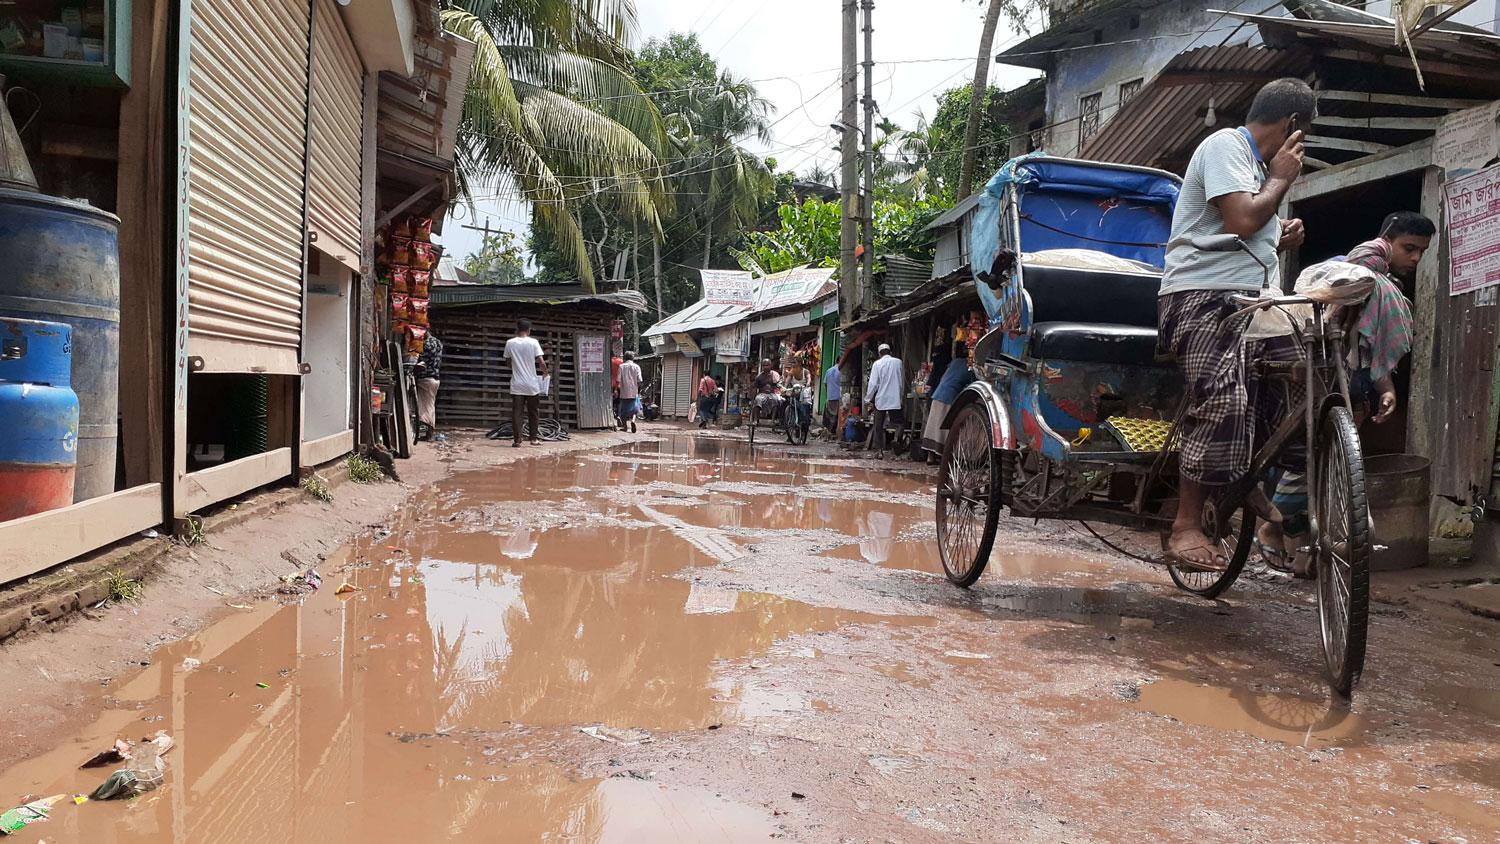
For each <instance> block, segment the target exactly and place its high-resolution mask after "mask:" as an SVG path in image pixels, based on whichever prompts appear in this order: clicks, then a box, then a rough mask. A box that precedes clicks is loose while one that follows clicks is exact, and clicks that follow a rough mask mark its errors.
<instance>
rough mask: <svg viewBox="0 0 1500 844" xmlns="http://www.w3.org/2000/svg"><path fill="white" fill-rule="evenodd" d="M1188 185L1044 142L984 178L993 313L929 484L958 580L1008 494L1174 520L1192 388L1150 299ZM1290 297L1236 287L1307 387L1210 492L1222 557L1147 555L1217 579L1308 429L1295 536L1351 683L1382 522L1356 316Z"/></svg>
mask: <svg viewBox="0 0 1500 844" xmlns="http://www.w3.org/2000/svg"><path fill="white" fill-rule="evenodd" d="M1179 184H1180V182H1179V180H1178V178H1177V177H1176V176H1174V175H1172V174H1170V173H1166V172H1163V171H1160V170H1154V169H1149V168H1144V167H1131V166H1124V165H1115V164H1104V163H1098V162H1086V161H1075V160H1069V159H1062V158H1055V157H1048V156H1045V155H1042V154H1033V155H1030V156H1023V157H1021V158H1018V159H1013V160H1012V161H1010V162H1008V163H1007V164H1006V165H1005V166H1004V167H1003V168H1002V169H1001V170H1000V172H998V173H997V174H996V175H995V177H994V178H993V179H991V180H990V182H989V184H988V185H987V186H986V188H985V192H984V193H983V194H982V195H981V198H980V201H979V204H978V206H977V209H976V212H975V214H974V215H973V218H972V220H973V222H972V231H971V234H970V243H971V251H970V255H971V266H972V267H973V268H974V270H975V272H974V275H975V288H976V291H977V293H978V294H979V297H980V299H981V301H982V302H983V303H984V306H985V311H986V313H987V315H988V319H989V328H988V330H987V331H986V333H985V334H984V335H983V337H982V339H981V340H980V341H979V342H978V343H977V345H976V346H975V348H974V350H973V368H974V371H975V375H976V380H975V381H974V383H972V384H970V385H969V386H968V387H967V388H966V389H965V390H964V391H963V392H962V393H961V394H960V395H959V397H958V400H956V401H955V402H954V403H953V405H952V407H951V408H950V410H949V411H948V414H947V416H946V417H945V418H944V422H943V428H944V429H945V430H946V431H947V435H946V439H945V442H944V448H943V456H942V462H941V464H940V469H939V477H938V486H937V492H936V498H937V500H936V511H937V513H936V516H937V538H938V545H939V550H940V556H941V559H942V563H943V568H944V571H945V573H946V575H947V577H948V579H949V580H950V581H951V582H953V583H954V584H956V585H958V586H960V587H963V588H968V587H970V586H972V585H973V584H974V583H975V582H976V581H977V580H978V579H979V577H980V575H981V574H982V573H983V572H984V569H985V566H986V565H987V564H988V562H989V560H990V557H991V554H992V552H995V553H1000V554H1003V549H1001V550H999V551H996V549H995V548H994V544H995V537H996V532H997V528H998V524H999V518H1000V515H1001V512H1002V510H1005V511H1008V512H1009V514H1010V516H1012V517H1017V518H1026V519H1039V518H1048V519H1066V520H1076V521H1080V522H1083V523H1084V525H1085V527H1088V528H1089V530H1090V531H1091V532H1093V533H1094V534H1095V536H1099V537H1100V538H1101V539H1104V537H1102V536H1100V534H1098V533H1097V532H1096V531H1094V530H1093V528H1092V527H1089V524H1088V523H1090V522H1100V523H1106V524H1111V525H1117V526H1123V527H1127V528H1133V529H1138V530H1156V531H1164V530H1165V529H1167V528H1168V527H1169V526H1170V524H1171V521H1172V518H1173V516H1174V514H1175V506H1176V496H1177V493H1176V487H1177V453H1176V437H1177V423H1178V422H1179V421H1180V419H1181V417H1182V409H1183V408H1184V407H1185V403H1184V401H1183V393H1184V390H1183V385H1182V383H1181V376H1180V375H1179V371H1178V369H1177V367H1176V365H1175V363H1174V362H1172V361H1169V360H1163V359H1160V358H1159V357H1158V354H1157V343H1156V340H1157V338H1156V324H1157V301H1156V300H1157V293H1158V290H1159V287H1160V282H1161V273H1162V266H1163V263H1164V259H1165V243H1166V241H1167V239H1168V236H1169V232H1170V228H1171V217H1172V209H1173V206H1174V204H1175V201H1176V198H1177V192H1178V187H1179ZM1201 241H1202V242H1198V241H1195V244H1194V245H1195V246H1197V247H1198V248H1200V249H1207V250H1231V249H1239V248H1242V247H1243V244H1241V243H1240V242H1239V239H1238V238H1235V237H1233V236H1232V235H1228V236H1218V237H1215V238H1203V239H1201ZM1251 254H1252V257H1253V253H1251ZM1263 269H1264V271H1265V273H1266V278H1269V277H1270V276H1269V274H1270V268H1269V267H1266V266H1264V265H1263ZM1277 294H1279V291H1263V292H1262V295H1261V296H1260V297H1256V296H1246V297H1243V298H1242V299H1241V300H1239V304H1240V305H1241V306H1242V308H1243V310H1244V313H1245V315H1246V319H1245V320H1244V322H1246V323H1248V322H1249V321H1250V317H1252V316H1253V315H1254V314H1255V313H1256V312H1258V311H1262V310H1265V311H1272V312H1275V313H1274V315H1277V316H1284V317H1285V321H1286V323H1287V325H1288V326H1289V328H1288V331H1289V332H1290V333H1291V334H1292V335H1293V336H1295V337H1296V338H1297V340H1298V342H1299V344H1300V346H1301V349H1302V358H1301V360H1298V361H1294V362H1290V363H1268V362H1263V361H1257V362H1256V363H1255V364H1253V365H1255V366H1256V367H1257V373H1258V374H1259V376H1260V377H1261V383H1262V384H1276V385H1278V387H1279V388H1281V389H1286V390H1288V391H1290V392H1289V393H1288V395H1291V396H1297V398H1295V399H1293V400H1290V401H1289V402H1288V406H1289V407H1291V408H1293V410H1292V412H1290V413H1289V414H1288V416H1287V418H1286V419H1285V421H1284V422H1283V423H1282V424H1281V425H1280V427H1278V428H1277V429H1276V431H1275V432H1274V433H1273V434H1271V435H1270V436H1269V437H1267V438H1266V439H1265V440H1264V441H1263V442H1258V443H1257V444H1256V445H1257V448H1256V450H1255V453H1254V455H1253V457H1252V461H1251V469H1250V472H1249V474H1248V475H1247V476H1246V477H1245V479H1244V480H1243V481H1242V482H1241V483H1239V484H1237V485H1232V486H1231V487H1230V488H1229V489H1227V490H1224V491H1223V492H1222V494H1220V495H1218V496H1217V497H1211V500H1210V501H1209V502H1208V504H1207V506H1205V508H1204V515H1203V525H1202V527H1203V530H1204V533H1205V535H1207V536H1208V537H1209V538H1210V539H1211V540H1213V541H1214V542H1215V543H1217V544H1218V547H1219V549H1220V552H1221V554H1222V555H1223V557H1224V558H1225V559H1226V560H1227V561H1228V564H1227V566H1226V567H1225V568H1224V569H1223V570H1216V569H1215V570H1210V569H1207V568H1202V569H1200V568H1190V567H1187V566H1184V565H1177V564H1173V563H1172V562H1171V561H1170V560H1168V559H1166V558H1164V557H1161V558H1158V557H1155V556H1139V557H1138V558H1140V559H1145V560H1146V561H1148V562H1153V563H1157V564H1161V565H1166V566H1167V572H1168V575H1169V576H1170V577H1171V579H1172V582H1173V583H1174V584H1176V585H1177V587H1179V588H1181V589H1183V590H1185V591H1187V592H1190V593H1192V594H1194V595H1198V596H1201V597H1203V598H1209V599H1212V598H1216V597H1217V596H1219V595H1220V594H1222V593H1223V592H1224V591H1225V590H1226V589H1228V588H1229V587H1230V585H1231V584H1233V583H1234V581H1235V579H1236V578H1238V577H1239V575H1240V572H1241V570H1242V569H1243V568H1244V566H1245V563H1246V560H1247V558H1248V557H1249V555H1250V551H1251V548H1252V545H1253V543H1254V530H1255V524H1256V521H1255V517H1254V514H1253V512H1252V511H1251V510H1250V508H1249V507H1248V506H1247V505H1246V504H1245V496H1246V494H1247V493H1248V492H1250V491H1251V489H1252V488H1253V487H1254V485H1255V484H1257V483H1263V482H1265V480H1266V478H1267V477H1268V475H1269V472H1270V471H1271V470H1272V469H1273V468H1274V466H1275V465H1276V461H1277V459H1278V458H1279V457H1280V456H1281V455H1282V453H1283V452H1284V450H1285V448H1286V446H1288V445H1289V444H1291V443H1293V442H1295V441H1296V440H1297V439H1298V435H1301V436H1302V437H1303V438H1305V439H1303V442H1304V443H1305V444H1306V445H1305V447H1306V452H1307V460H1306V466H1305V471H1306V475H1307V481H1308V490H1309V496H1308V497H1309V517H1310V521H1311V523H1312V529H1311V532H1310V536H1311V539H1310V541H1309V544H1308V546H1307V547H1306V548H1304V549H1302V550H1303V552H1304V553H1309V554H1311V555H1312V557H1313V567H1314V571H1315V575H1316V578H1317V596H1318V609H1319V620H1320V627H1321V631H1322V647H1323V653H1324V663H1325V667H1326V671H1327V676H1328V680H1329V684H1330V685H1331V686H1332V688H1333V689H1334V690H1335V691H1337V692H1338V693H1339V694H1341V695H1343V696H1348V695H1349V694H1350V693H1351V691H1352V689H1353V687H1354V685H1355V683H1356V682H1357V681H1358V679H1359V675H1360V672H1361V670H1362V669H1363V665H1364V654H1365V632H1366V622H1367V615H1368V607H1369V556H1370V552H1371V549H1372V538H1371V529H1370V517H1369V508H1368V504H1367V502H1366V500H1365V490H1364V472H1363V466H1364V461H1363V457H1362V455H1361V452H1360V445H1359V437H1358V434H1357V432H1356V430H1355V426H1354V421H1353V414H1352V406H1351V404H1350V401H1349V398H1348V394H1349V390H1348V373H1347V372H1346V371H1345V368H1344V360H1345V355H1344V345H1343V343H1344V334H1343V330H1344V329H1343V324H1342V323H1340V322H1339V321H1338V320H1336V319H1331V318H1327V317H1328V307H1327V303H1326V302H1324V301H1314V300H1313V299H1309V298H1307V297H1306V296H1280V295H1277ZM1106 543H1107V540H1106ZM1107 544H1111V543H1107ZM1111 545H1112V544H1111ZM1112 547H1113V546H1112ZM1116 550H1122V551H1123V549H1119V548H1116ZM1126 553H1129V552H1126ZM1131 556H1137V555H1135V554H1131Z"/></svg>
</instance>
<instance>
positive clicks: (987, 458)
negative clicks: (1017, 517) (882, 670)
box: [937, 402, 1001, 589]
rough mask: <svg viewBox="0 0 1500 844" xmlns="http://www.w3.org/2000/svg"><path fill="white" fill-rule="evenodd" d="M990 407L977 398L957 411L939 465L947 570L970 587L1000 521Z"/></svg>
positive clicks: (940, 533) (941, 541)
mask: <svg viewBox="0 0 1500 844" xmlns="http://www.w3.org/2000/svg"><path fill="white" fill-rule="evenodd" d="M990 423H991V420H990V418H989V412H988V411H987V410H986V409H985V407H984V405H983V404H981V403H979V402H975V403H973V404H968V405H965V406H964V407H963V408H961V409H960V410H959V412H958V417H957V418H956V419H955V420H954V422H953V428H952V429H951V430H950V431H949V432H948V438H947V440H946V441H945V442H944V443H943V462H942V465H941V466H940V467H939V468H938V488H937V538H938V551H939V554H940V556H941V557H942V560H943V573H944V574H946V575H947V576H948V579H949V580H950V581H952V582H953V583H954V584H956V585H958V586H962V587H964V588H965V589H967V588H968V587H970V586H973V585H974V582H975V581H977V580H979V576H980V575H981V574H984V567H985V566H986V565H988V564H989V561H990V551H991V549H993V547H994V545H995V530H996V528H997V527H998V526H999V523H1000V490H1001V472H1000V452H999V450H998V449H996V448H995V447H994V446H993V445H992V444H991V442H990Z"/></svg>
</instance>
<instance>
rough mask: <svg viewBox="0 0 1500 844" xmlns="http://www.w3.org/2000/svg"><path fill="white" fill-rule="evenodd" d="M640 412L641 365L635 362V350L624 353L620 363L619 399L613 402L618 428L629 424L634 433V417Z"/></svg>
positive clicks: (621, 428) (623, 428) (623, 427)
mask: <svg viewBox="0 0 1500 844" xmlns="http://www.w3.org/2000/svg"><path fill="white" fill-rule="evenodd" d="M640 412H641V365H640V364H638V363H636V362H635V352H626V353H625V362H624V363H622V364H620V400H619V401H618V402H616V403H615V416H616V417H617V418H618V419H619V422H620V430H622V431H623V430H625V427H626V426H627V425H629V426H630V433H632V434H633V433H635V417H636V414H638V413H640Z"/></svg>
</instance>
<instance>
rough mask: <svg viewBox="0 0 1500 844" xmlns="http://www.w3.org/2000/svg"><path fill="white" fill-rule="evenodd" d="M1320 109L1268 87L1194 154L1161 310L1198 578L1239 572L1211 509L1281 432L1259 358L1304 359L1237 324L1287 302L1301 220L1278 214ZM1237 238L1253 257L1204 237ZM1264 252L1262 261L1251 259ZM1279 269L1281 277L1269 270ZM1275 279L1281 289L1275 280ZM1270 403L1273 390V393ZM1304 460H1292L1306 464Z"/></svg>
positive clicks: (1186, 519)
mask: <svg viewBox="0 0 1500 844" xmlns="http://www.w3.org/2000/svg"><path fill="white" fill-rule="evenodd" d="M1316 107H1317V99H1316V96H1315V95H1314V94H1313V91H1312V89H1311V88H1310V87H1308V85H1307V83H1305V82H1303V81H1302V80H1300V79H1278V80H1276V81H1274V82H1271V83H1269V84H1267V85H1266V86H1265V87H1263V88H1261V89H1260V91H1259V92H1258V93H1257V94H1256V95H1255V100H1254V101H1253V102H1252V103H1251V105H1250V111H1249V113H1248V115H1247V116H1246V121H1245V125H1244V126H1240V127H1238V128H1236V129H1221V130H1219V131H1218V132H1215V133H1213V134H1212V135H1209V136H1208V138H1206V139H1205V140H1204V141H1203V143H1201V144H1199V146H1198V148H1197V150H1195V151H1194V152H1193V156H1192V159H1191V160H1190V161H1189V163H1188V167H1187V173H1186V175H1185V177H1184V178H1183V183H1182V190H1181V193H1180V195H1179V197H1178V201H1177V206H1176V208H1175V210H1174V213H1173V216H1172V233H1171V238H1170V240H1169V241H1168V243H1167V255H1166V268H1165V272H1164V274H1163V276H1162V284H1161V292H1160V298H1159V300H1158V311H1159V313H1158V344H1159V351H1161V352H1163V353H1165V354H1168V355H1170V356H1172V357H1175V359H1176V361H1177V365H1178V367H1179V368H1180V369H1181V371H1182V375H1183V380H1184V386H1185V389H1186V390H1187V391H1188V395H1189V396H1190V401H1189V404H1188V408H1187V411H1186V416H1185V418H1184V420H1183V424H1182V427H1181V431H1182V437H1181V441H1180V444H1179V449H1180V451H1179V457H1180V468H1179V473H1180V485H1179V500H1178V507H1177V514H1176V517H1175V520H1174V521H1173V523H1172V530H1171V535H1170V536H1169V537H1168V539H1167V543H1166V551H1167V556H1168V557H1169V558H1170V559H1171V560H1172V561H1173V562H1174V563H1177V564H1179V565H1181V566H1183V567H1186V568H1190V569H1200V570H1206V571H1214V570H1222V569H1224V568H1225V566H1226V563H1227V561H1226V560H1225V559H1224V557H1223V556H1222V554H1221V553H1220V552H1219V550H1218V546H1217V544H1216V543H1215V542H1213V541H1212V540H1210V539H1209V537H1208V536H1207V535H1205V534H1204V531H1203V527H1202V521H1203V509H1204V505H1205V502H1206V501H1207V500H1208V498H1209V496H1211V495H1215V494H1217V493H1218V492H1219V491H1221V490H1223V489H1224V488H1225V487H1226V486H1228V485H1229V484H1232V483H1234V482H1236V481H1238V480H1240V479H1241V478H1242V477H1244V475H1245V473H1246V472H1247V471H1249V466H1250V458H1251V454H1252V445H1253V442H1254V441H1255V440H1254V439H1253V436H1254V433H1255V431H1256V429H1257V427H1258V423H1261V425H1266V423H1269V424H1268V425H1266V427H1262V430H1269V426H1273V425H1274V424H1275V423H1276V421H1278V420H1276V419H1274V418H1269V417H1271V416H1273V415H1274V413H1275V408H1274V407H1271V406H1270V405H1271V401H1270V400H1269V399H1270V397H1269V396H1257V397H1256V400H1255V401H1252V396H1253V395H1254V394H1255V390H1254V386H1255V385H1254V384H1253V383H1252V380H1253V379H1254V371H1253V368H1252V367H1251V366H1250V365H1249V364H1250V363H1251V362H1252V361H1253V360H1255V359H1257V358H1258V359H1278V358H1279V359H1288V358H1287V356H1293V357H1291V359H1295V357H1294V356H1295V354H1296V347H1295V346H1294V345H1293V344H1291V343H1278V342H1276V341H1275V340H1268V341H1262V342H1250V343H1247V342H1246V341H1245V340H1244V339H1243V336H1242V331H1241V329H1242V328H1243V321H1248V319H1249V317H1248V316H1243V317H1239V318H1234V315H1235V313H1236V312H1237V311H1239V310H1240V308H1239V306H1238V305H1237V304H1236V303H1235V301H1234V296H1236V295H1256V294H1258V293H1259V292H1260V291H1261V289H1262V288H1263V287H1265V286H1268V287H1270V288H1272V289H1273V290H1276V291H1277V292H1279V288H1280V283H1279V279H1278V277H1277V274H1276V272H1275V268H1276V255H1277V252H1279V251H1282V250H1286V249H1294V248H1296V247H1297V246H1298V245H1300V244H1301V243H1302V240H1303V236H1304V232H1303V228H1302V221H1301V220H1282V219H1281V218H1280V217H1278V216H1277V213H1276V211H1277V209H1278V208H1279V207H1280V205H1281V202H1282V200H1283V199H1285V197H1286V194H1287V191H1288V190H1289V189H1290V188H1291V186H1292V183H1293V182H1294V181H1295V180H1296V179H1297V176H1298V175H1299V174H1300V173H1301V171H1302V157H1303V131H1302V127H1305V126H1307V125H1310V124H1311V121H1312V119H1313V117H1314V115H1315V111H1316ZM1223 234H1234V235H1238V236H1239V237H1240V238H1241V239H1242V240H1243V241H1244V243H1245V249H1244V250H1239V251H1232V252H1210V251H1205V250H1200V249H1197V248H1195V247H1194V246H1193V244H1192V240H1193V238H1198V237H1206V236H1210V235H1223ZM1251 253H1253V254H1251ZM1265 266H1269V267H1270V269H1269V270H1263V267H1265ZM1268 274H1269V278H1268V277H1267V275H1268ZM1267 392H1269V391H1267ZM1296 459H1297V458H1296V454H1295V450H1294V451H1293V452H1292V453H1290V454H1288V455H1287V460H1288V462H1295V461H1296ZM1246 503H1247V504H1249V505H1250V507H1251V509H1252V510H1253V511H1254V512H1255V513H1256V515H1258V516H1259V517H1260V518H1262V519H1264V520H1266V521H1267V522H1271V523H1279V522H1280V521H1281V514H1280V513H1279V512H1278V511H1277V510H1276V508H1275V506H1274V505H1273V504H1272V503H1271V501H1270V499H1269V498H1268V497H1267V496H1266V495H1265V493H1264V491H1262V490H1260V489H1259V488H1257V489H1255V490H1253V491H1252V492H1251V493H1250V494H1249V495H1248V496H1247V499H1246Z"/></svg>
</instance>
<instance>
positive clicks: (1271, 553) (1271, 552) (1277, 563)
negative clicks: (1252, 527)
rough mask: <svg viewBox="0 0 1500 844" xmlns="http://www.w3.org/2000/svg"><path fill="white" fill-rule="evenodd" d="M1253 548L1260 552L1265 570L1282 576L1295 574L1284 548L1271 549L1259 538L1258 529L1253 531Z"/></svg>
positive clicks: (1289, 556)
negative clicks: (1276, 572) (1279, 573)
mask: <svg viewBox="0 0 1500 844" xmlns="http://www.w3.org/2000/svg"><path fill="white" fill-rule="evenodd" d="M1255 548H1256V550H1258V551H1259V552H1260V559H1261V562H1263V563H1265V564H1266V568H1268V569H1271V570H1272V571H1278V572H1281V573H1282V574H1296V572H1295V571H1293V569H1292V555H1291V554H1288V553H1287V551H1286V548H1285V546H1283V547H1281V548H1276V547H1273V546H1272V544H1271V543H1268V542H1266V541H1265V540H1264V539H1262V538H1261V535H1260V529H1259V528H1257V529H1256V531H1255Z"/></svg>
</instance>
